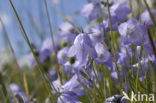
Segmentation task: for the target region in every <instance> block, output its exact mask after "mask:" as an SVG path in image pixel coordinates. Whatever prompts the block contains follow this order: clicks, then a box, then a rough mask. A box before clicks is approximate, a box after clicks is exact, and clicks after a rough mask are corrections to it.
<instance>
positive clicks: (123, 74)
mask: <svg viewBox="0 0 156 103" xmlns="http://www.w3.org/2000/svg"><path fill="white" fill-rule="evenodd" d="M119 72H120V77H121V79H122V80H124V79H125V76H126V71H125V70H120V71H119ZM111 77H112V79H113V81H114V82H115V83H118V75H117V72H116V71H114V72H112V73H111Z"/></svg>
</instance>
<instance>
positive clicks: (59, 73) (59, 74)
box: [44, 0, 63, 86]
mask: <svg viewBox="0 0 156 103" xmlns="http://www.w3.org/2000/svg"><path fill="white" fill-rule="evenodd" d="M44 5H45V8H46V14H47V18H48V24H49V29H50V34H51V40H52V45H53V48H54V53H55V59H56V65H57V67H56V70H57V74H58V78H59V81H60V84H61V86H62V85H63V83H62V76H61V72H60V67H59V64H58V60H57V51H56V48H55V41H54V36H53V30H52V25H51V22H50V16H49V12H48V6H47V1H46V0H44Z"/></svg>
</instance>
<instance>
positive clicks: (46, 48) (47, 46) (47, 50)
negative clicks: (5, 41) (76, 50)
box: [30, 38, 57, 66]
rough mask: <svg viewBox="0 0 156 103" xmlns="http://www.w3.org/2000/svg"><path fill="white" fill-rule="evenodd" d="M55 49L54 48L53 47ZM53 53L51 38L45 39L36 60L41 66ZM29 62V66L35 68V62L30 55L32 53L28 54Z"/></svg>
mask: <svg viewBox="0 0 156 103" xmlns="http://www.w3.org/2000/svg"><path fill="white" fill-rule="evenodd" d="M55 49H57V48H56V46H55ZM53 51H54V47H53V45H52V41H51V38H47V39H45V40H44V41H43V44H42V46H41V49H40V50H38V55H37V56H38V59H39V61H40V63H41V64H43V63H44V61H45V60H46V59H47V58H48V57H49V56H50V55H51V54H52V53H53ZM30 60H31V66H35V65H36V61H35V59H34V57H33V55H32V53H31V54H30Z"/></svg>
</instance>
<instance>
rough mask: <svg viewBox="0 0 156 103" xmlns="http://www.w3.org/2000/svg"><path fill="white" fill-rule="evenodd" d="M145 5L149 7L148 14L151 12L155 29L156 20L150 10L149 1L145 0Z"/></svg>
mask: <svg viewBox="0 0 156 103" xmlns="http://www.w3.org/2000/svg"><path fill="white" fill-rule="evenodd" d="M144 3H145V5H146V7H147V10H148V12H149V14H150V16H151V19H152V21H153V23H154V25H155V27H156V19H155V17H154V15H153V13H152V11H151V9H150V7H149V5H148V3H147V1H146V0H144Z"/></svg>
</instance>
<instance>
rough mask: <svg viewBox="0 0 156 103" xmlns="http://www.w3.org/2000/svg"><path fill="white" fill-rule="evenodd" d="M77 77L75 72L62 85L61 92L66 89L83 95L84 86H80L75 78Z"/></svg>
mask: <svg viewBox="0 0 156 103" xmlns="http://www.w3.org/2000/svg"><path fill="white" fill-rule="evenodd" d="M77 79H78V77H77V75H76V74H75V75H74V76H73V77H72V78H71V79H70V80H69V81H68V82H66V83H65V84H64V85H63V86H62V92H66V91H72V92H74V93H75V94H77V95H78V96H83V95H85V90H84V88H83V87H82V86H81V84H80V83H79V81H78V80H77Z"/></svg>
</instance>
